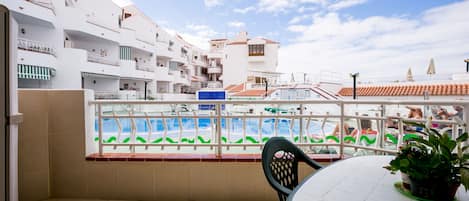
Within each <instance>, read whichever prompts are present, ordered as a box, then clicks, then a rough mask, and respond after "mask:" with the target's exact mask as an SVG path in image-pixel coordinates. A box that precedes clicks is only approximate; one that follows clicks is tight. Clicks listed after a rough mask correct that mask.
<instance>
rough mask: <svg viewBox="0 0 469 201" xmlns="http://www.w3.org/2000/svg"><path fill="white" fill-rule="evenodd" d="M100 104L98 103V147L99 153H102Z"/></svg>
mask: <svg viewBox="0 0 469 201" xmlns="http://www.w3.org/2000/svg"><path fill="white" fill-rule="evenodd" d="M101 106H102V105H101V104H98V148H99V155H100V156H102V155H103V117H102V116H103V114H102V109H101Z"/></svg>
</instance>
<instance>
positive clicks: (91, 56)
mask: <svg viewBox="0 0 469 201" xmlns="http://www.w3.org/2000/svg"><path fill="white" fill-rule="evenodd" d="M87 58H88V61H89V62H94V63H100V64H105V65H111V66H119V61H118V60H115V59H111V58H108V57H104V56H101V55H99V54H96V53H92V52H87Z"/></svg>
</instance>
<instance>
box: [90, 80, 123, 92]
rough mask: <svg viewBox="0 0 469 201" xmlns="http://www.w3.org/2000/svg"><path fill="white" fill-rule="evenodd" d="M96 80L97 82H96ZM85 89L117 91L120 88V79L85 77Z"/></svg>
mask: <svg viewBox="0 0 469 201" xmlns="http://www.w3.org/2000/svg"><path fill="white" fill-rule="evenodd" d="M94 81H96V83H94ZM84 87H85V89H93V90H94V91H104V92H116V91H118V89H119V80H118V79H108V78H101V77H99V78H98V77H85V80H84Z"/></svg>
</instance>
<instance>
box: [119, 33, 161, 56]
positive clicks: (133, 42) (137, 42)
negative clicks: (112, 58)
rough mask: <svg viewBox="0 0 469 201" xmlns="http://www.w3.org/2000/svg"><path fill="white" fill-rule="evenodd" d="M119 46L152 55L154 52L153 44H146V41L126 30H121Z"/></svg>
mask: <svg viewBox="0 0 469 201" xmlns="http://www.w3.org/2000/svg"><path fill="white" fill-rule="evenodd" d="M119 45H120V46H128V47H133V48H136V49H139V50H142V51H145V52H148V53H154V52H155V51H156V46H155V44H154V42H148V39H142V38H140V37H139V36H138V35H137V33H136V31H134V30H131V29H126V28H122V29H121V37H120V41H119Z"/></svg>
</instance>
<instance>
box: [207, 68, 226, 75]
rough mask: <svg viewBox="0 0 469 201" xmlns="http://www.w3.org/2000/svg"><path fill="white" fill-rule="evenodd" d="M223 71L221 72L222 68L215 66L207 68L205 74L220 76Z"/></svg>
mask: <svg viewBox="0 0 469 201" xmlns="http://www.w3.org/2000/svg"><path fill="white" fill-rule="evenodd" d="M222 72H223V71H222V68H221V67H220V66H216V67H208V68H207V73H208V74H221V73H222Z"/></svg>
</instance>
